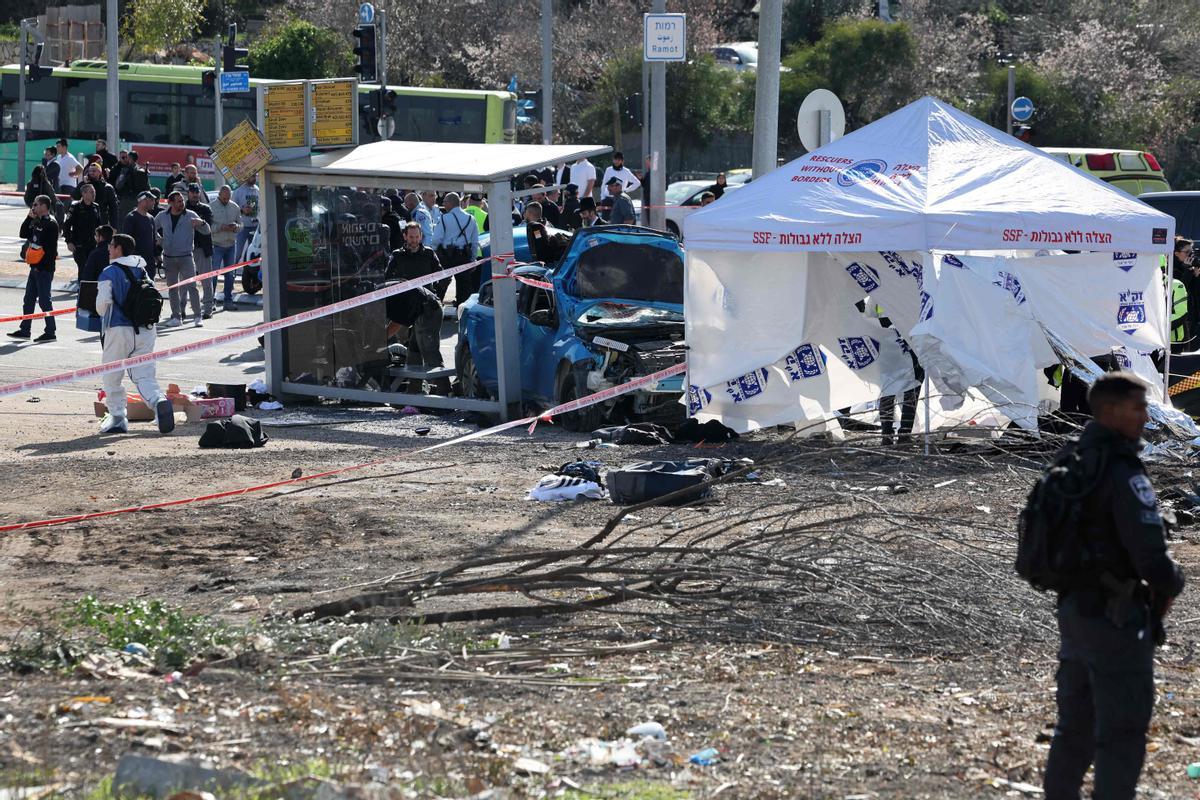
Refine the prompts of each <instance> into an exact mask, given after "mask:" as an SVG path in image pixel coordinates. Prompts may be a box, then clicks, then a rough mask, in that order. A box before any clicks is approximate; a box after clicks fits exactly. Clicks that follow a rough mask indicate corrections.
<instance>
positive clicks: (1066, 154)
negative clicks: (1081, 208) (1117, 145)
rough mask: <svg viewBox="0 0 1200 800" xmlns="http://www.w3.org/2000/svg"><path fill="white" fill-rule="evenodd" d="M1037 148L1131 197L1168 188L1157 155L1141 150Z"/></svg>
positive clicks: (1168, 189)
mask: <svg viewBox="0 0 1200 800" xmlns="http://www.w3.org/2000/svg"><path fill="white" fill-rule="evenodd" d="M1041 150H1042V152H1044V153H1049V154H1050V155H1052V156H1056V157H1057V158H1061V159H1062V160H1063V161H1066V162H1067V163H1068V164H1071V165H1072V166H1075V167H1079V169H1081V170H1083V171H1084V172H1087V173H1089V174H1091V175H1094V176H1095V177H1097V178H1099V179H1100V180H1102V181H1104V182H1105V183H1111V184H1112V185H1113V186H1115V187H1116V188H1118V189H1122V190H1124V191H1126V192H1128V193H1129V194H1131V195H1133V196H1134V197H1138V196H1140V195H1142V194H1144V193H1146V192H1169V191H1171V184H1169V183H1167V178H1166V176H1165V175H1163V169H1162V167H1161V166H1160V165H1159V163H1158V159H1157V158H1155V157H1154V154H1153V153H1149V152H1146V151H1144V150H1113V149H1110V148H1106V147H1043V148H1041Z"/></svg>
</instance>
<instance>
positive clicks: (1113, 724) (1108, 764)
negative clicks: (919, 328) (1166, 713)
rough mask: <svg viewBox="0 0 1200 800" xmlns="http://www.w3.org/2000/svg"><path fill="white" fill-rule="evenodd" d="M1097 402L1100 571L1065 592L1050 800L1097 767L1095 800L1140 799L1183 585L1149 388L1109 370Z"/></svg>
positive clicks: (1083, 441)
mask: <svg viewBox="0 0 1200 800" xmlns="http://www.w3.org/2000/svg"><path fill="white" fill-rule="evenodd" d="M1088 402H1089V404H1090V405H1091V408H1092V414H1093V415H1094V419H1093V420H1092V421H1091V422H1089V423H1088V424H1087V426H1086V427H1085V428H1084V429H1083V434H1082V435H1081V436H1080V438H1079V443H1078V446H1077V452H1078V453H1079V455H1080V458H1081V463H1082V464H1084V465H1091V470H1092V471H1093V473H1094V474H1095V476H1096V477H1097V480H1096V481H1095V484H1094V485H1095V488H1094V489H1093V490H1092V491H1091V492H1090V493H1089V494H1088V496H1087V497H1086V498H1085V499H1084V500H1083V503H1082V508H1081V518H1080V532H1081V535H1082V540H1083V542H1084V544H1085V547H1086V548H1087V550H1088V552H1089V554H1090V557H1091V560H1090V564H1091V565H1092V568H1091V569H1090V570H1089V573H1088V577H1087V578H1086V579H1084V580H1083V581H1082V582H1081V585H1079V586H1078V587H1077V588H1073V589H1070V590H1068V591H1064V592H1061V593H1060V594H1059V599H1058V627H1059V633H1060V637H1061V646H1060V649H1059V666H1058V676H1057V680H1058V724H1057V726H1056V727H1055V729H1054V739H1053V741H1052V744H1051V745H1050V756H1049V758H1048V760H1047V762H1046V776H1045V784H1044V785H1045V790H1046V800H1064V799H1065V798H1070V799H1071V800H1078V798H1079V790H1080V784H1081V783H1082V782H1083V776H1084V773H1085V772H1087V768H1088V766H1089V765H1094V766H1095V779H1094V794H1093V797H1095V798H1096V799H1097V800H1116V799H1117V798H1121V799H1122V800H1125V799H1126V798H1132V797H1133V796H1134V792H1135V791H1136V789H1137V782H1138V776H1139V775H1140V774H1141V771H1142V762H1143V760H1144V758H1145V754H1146V729H1147V727H1148V726H1149V724H1150V714H1151V712H1152V710H1153V708H1154V647H1155V644H1156V641H1157V642H1161V641H1162V618H1163V616H1164V615H1165V614H1166V612H1167V611H1168V610H1169V609H1170V606H1171V602H1172V601H1173V600H1174V598H1175V596H1176V595H1178V594H1179V592H1180V591H1182V589H1183V574H1182V573H1181V572H1180V569H1179V566H1178V565H1177V564H1176V563H1175V562H1174V561H1173V560H1172V559H1171V556H1170V555H1169V554H1168V553H1167V545H1166V541H1165V529H1164V526H1163V520H1162V517H1161V516H1160V513H1159V508H1158V500H1157V499H1156V498H1155V495H1154V488H1153V487H1152V486H1151V485H1150V479H1149V478H1148V477H1147V475H1146V469H1145V467H1144V466H1143V465H1142V462H1141V460H1139V459H1138V455H1137V454H1138V445H1139V439H1140V437H1141V434H1142V430H1143V428H1144V427H1145V425H1146V422H1147V421H1148V420H1149V417H1148V416H1147V413H1146V386H1145V384H1144V383H1142V381H1141V380H1140V379H1139V378H1138V377H1137V376H1136V375H1133V374H1131V373H1128V372H1110V373H1107V374H1105V375H1104V376H1102V377H1100V378H1098V379H1097V380H1096V382H1095V384H1094V385H1093V386H1092V389H1091V391H1090V392H1089V393H1088Z"/></svg>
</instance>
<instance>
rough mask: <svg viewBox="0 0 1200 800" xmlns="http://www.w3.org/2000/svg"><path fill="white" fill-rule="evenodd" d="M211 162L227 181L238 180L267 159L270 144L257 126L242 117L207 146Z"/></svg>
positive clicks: (255, 171)
mask: <svg viewBox="0 0 1200 800" xmlns="http://www.w3.org/2000/svg"><path fill="white" fill-rule="evenodd" d="M208 154H209V156H210V157H211V158H212V161H213V166H215V167H216V168H217V171H218V172H220V173H221V177H222V178H223V179H224V180H225V181H226V182H228V183H236V184H241V183H245V182H246V181H247V180H249V179H250V176H251V175H254V174H255V173H257V172H258V171H259V170H261V169H262V168H263V167H265V166H266V165H267V164H270V163H271V148H270V147H268V146H267V141H266V139H264V138H263V135H262V133H260V132H259V130H258V128H255V127H254V126H253V125H251V124H250V121H249V120H245V119H244V120H242V121H241V122H239V123H238V124H237V125H236V126H235V127H234V129H233V130H231V131H230V132H229V133H227V134H225V135H224V136H222V137H221V138H220V140H218V141H217V143H216V144H214V145H213V146H212V147H210V148H209V149H208Z"/></svg>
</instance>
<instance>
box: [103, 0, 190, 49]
mask: <svg viewBox="0 0 1200 800" xmlns="http://www.w3.org/2000/svg"><path fill="white" fill-rule="evenodd" d="M203 14H204V0H130V2H129V5H128V8H127V12H126V15H125V17H124V24H123V25H122V26H121V36H122V37H123V38H124V39H125V41H126V42H127V43H128V50H127V53H133V52H136V51H144V52H152V51H155V50H159V49H163V48H166V47H169V46H171V45H174V44H178V43H179V42H186V41H190V40H191V38H192V37H193V36H195V35H196V32H197V31H199V30H200V23H201V22H202V20H203Z"/></svg>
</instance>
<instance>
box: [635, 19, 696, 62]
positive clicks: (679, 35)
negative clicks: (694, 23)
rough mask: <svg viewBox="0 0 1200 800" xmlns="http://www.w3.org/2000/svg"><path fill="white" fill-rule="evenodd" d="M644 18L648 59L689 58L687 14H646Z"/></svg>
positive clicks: (644, 49)
mask: <svg viewBox="0 0 1200 800" xmlns="http://www.w3.org/2000/svg"><path fill="white" fill-rule="evenodd" d="M642 20H643V27H642V38H643V42H642V53H643V56H642V57H643V58H644V59H645V60H646V61H686V60H687V14H644V15H643V16H642Z"/></svg>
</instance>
